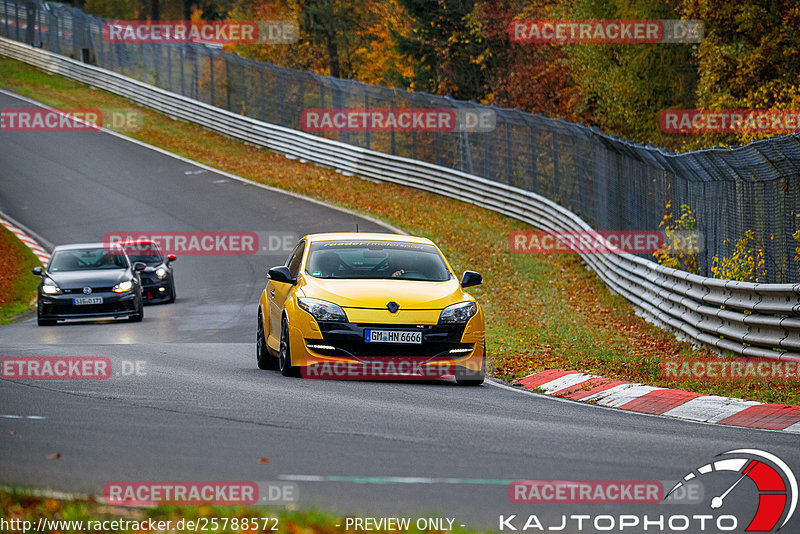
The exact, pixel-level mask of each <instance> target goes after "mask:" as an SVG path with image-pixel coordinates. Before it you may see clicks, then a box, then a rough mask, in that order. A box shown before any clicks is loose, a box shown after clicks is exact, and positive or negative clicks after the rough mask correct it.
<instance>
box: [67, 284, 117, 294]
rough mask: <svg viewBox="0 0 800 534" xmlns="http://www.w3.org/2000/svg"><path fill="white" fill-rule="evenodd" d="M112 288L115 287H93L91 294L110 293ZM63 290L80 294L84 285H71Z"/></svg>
mask: <svg viewBox="0 0 800 534" xmlns="http://www.w3.org/2000/svg"><path fill="white" fill-rule="evenodd" d="M112 289H114V288H113V287H112V286H109V287H92V293H89V294H94V293H110V292H111V290H112ZM61 292H62V293H64V294H65V295H75V294H78V293H80V294H81V295H82V294H83V287H70V288H66V289H64V288H61Z"/></svg>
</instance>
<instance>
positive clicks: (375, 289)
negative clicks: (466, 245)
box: [303, 276, 471, 310]
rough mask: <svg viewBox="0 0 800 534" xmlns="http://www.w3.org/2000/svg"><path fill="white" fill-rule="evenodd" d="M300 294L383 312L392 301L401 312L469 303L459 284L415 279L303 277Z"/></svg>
mask: <svg viewBox="0 0 800 534" xmlns="http://www.w3.org/2000/svg"><path fill="white" fill-rule="evenodd" d="M305 281H306V285H305V286H304V287H303V293H304V294H305V295H306V296H307V297H314V298H318V299H322V300H327V301H328V302H333V303H334V304H338V305H339V306H341V307H343V308H371V309H383V310H385V309H386V304H387V303H389V302H390V301H394V302H396V303H398V304H399V305H400V309H402V310H441V309H443V308H445V307H447V306H449V305H450V304H455V303H456V302H462V301H464V300H471V299H469V297H467V295H466V294H465V293H464V291H463V290H462V289H461V286H460V285H459V283H458V280H456V279H455V278H451V279H450V280H448V281H446V282H419V281H414V280H341V279H328V278H326V279H320V278H314V277H311V276H306V277H305Z"/></svg>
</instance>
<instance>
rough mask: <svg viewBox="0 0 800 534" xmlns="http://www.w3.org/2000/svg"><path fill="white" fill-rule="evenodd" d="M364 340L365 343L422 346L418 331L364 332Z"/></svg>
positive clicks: (420, 335)
mask: <svg viewBox="0 0 800 534" xmlns="http://www.w3.org/2000/svg"><path fill="white" fill-rule="evenodd" d="M364 340H365V341H366V342H367V343H409V344H413V345H421V344H422V332H420V331H419V330H371V329H370V330H365V331H364Z"/></svg>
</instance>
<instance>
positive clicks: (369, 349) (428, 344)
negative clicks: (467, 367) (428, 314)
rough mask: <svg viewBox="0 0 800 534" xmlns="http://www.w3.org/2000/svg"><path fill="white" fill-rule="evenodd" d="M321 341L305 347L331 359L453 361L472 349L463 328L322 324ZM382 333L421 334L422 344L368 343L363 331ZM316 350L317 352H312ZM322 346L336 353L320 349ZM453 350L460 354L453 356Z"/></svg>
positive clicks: (458, 326) (311, 341)
mask: <svg viewBox="0 0 800 534" xmlns="http://www.w3.org/2000/svg"><path fill="white" fill-rule="evenodd" d="M319 326H320V330H321V331H322V338H323V339H322V340H318V339H307V340H306V344H307V345H309V346H310V347H312V350H313V351H314V352H318V353H320V354H323V355H331V356H350V357H364V358H370V357H393V356H394V357H409V358H410V357H420V358H430V357H434V356H438V357H442V358H452V357H457V356H463V355H464V354H465V352H467V350H466V349H470V350H471V349H472V346H473V345H472V344H471V343H461V336H462V335H463V333H464V325H394V324H392V325H386V324H360V323H359V324H355V323H336V322H326V321H320V322H319ZM367 329H380V330H415V331H422V343H421V344H401V343H367V342H366V341H365V340H364V336H365V334H364V331H365V330H367ZM314 346H316V347H317V348H313V347H314ZM323 346H328V347H334V349H325V348H320V347H323ZM453 349H457V350H458V349H460V350H459V352H456V353H451V352H450V351H451V350H453Z"/></svg>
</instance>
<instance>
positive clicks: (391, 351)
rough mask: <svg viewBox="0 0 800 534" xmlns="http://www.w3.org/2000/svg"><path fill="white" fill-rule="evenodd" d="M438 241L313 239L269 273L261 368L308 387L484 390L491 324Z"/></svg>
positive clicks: (364, 236) (261, 310)
mask: <svg viewBox="0 0 800 534" xmlns="http://www.w3.org/2000/svg"><path fill="white" fill-rule="evenodd" d="M481 282H482V278H481V275H480V274H478V273H476V272H474V271H465V272H464V274H463V276H462V278H461V281H460V282H459V280H458V278H457V277H456V276H455V274H454V273H453V269H452V268H451V267H450V264H449V263H448V262H447V260H446V259H445V258H444V256H443V254H442V252H441V251H440V250H439V248H438V247H437V246H436V245H434V244H433V242H432V241H430V240H429V239H424V238H420V237H410V236H402V235H396V234H380V233H374V234H370V233H329V234H311V235H307V236H305V237H303V238H302V239H300V241H299V242H298V243H297V246H296V247H295V248H294V250H293V251H292V253H291V254H290V256H289V259H288V260H287V261H286V265H281V266H278V267H273V268H271V269H270V270H269V278H268V282H267V286H266V288H265V289H264V291H263V293H262V294H261V298H260V299H259V303H258V329H257V342H256V343H257V345H256V356H257V361H258V367H259V368H261V369H275V368H277V369H279V370H280V371H281V373H282V374H283V375H285V376H297V375H300V374H302V376H305V377H307V378H313V377H319V378H333V379H348V378H360V379H363V378H399V379H403V378H406V379H418V378H433V377H436V378H439V377H441V376H447V375H453V376H454V377H455V379H456V382H457V383H458V384H460V385H473V386H474V385H479V384H481V383H483V380H484V377H485V373H486V347H485V345H484V316H483V310H482V309H481V307H480V305H479V304H478V303H477V301H476V300H475V299H474V298H473V297H472V296H471V295H470V294H468V293H466V292H465V291H464V288H467V287H470V286H475V285H478V284H480V283H481Z"/></svg>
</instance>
